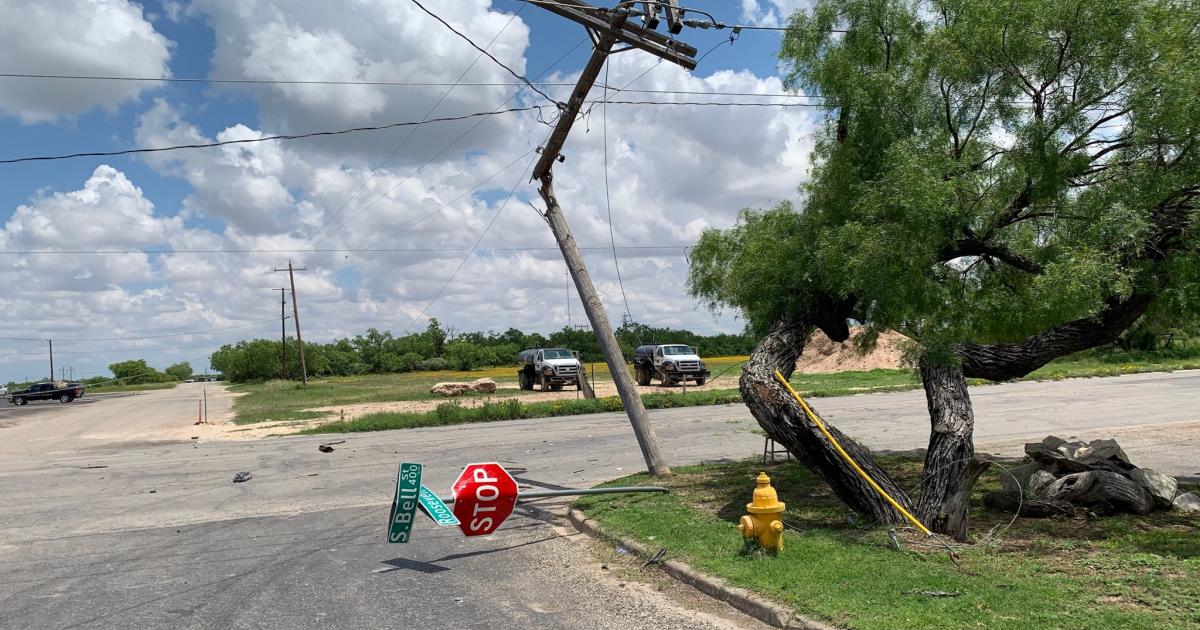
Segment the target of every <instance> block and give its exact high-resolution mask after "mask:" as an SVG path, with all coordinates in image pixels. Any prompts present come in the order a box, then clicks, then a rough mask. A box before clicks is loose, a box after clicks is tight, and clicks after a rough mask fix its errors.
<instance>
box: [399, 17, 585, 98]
mask: <svg viewBox="0 0 1200 630" xmlns="http://www.w3.org/2000/svg"><path fill="white" fill-rule="evenodd" d="M412 3H413V4H415V5H417V8H419V9H421V10H422V11H424V12H426V13H428V14H429V16H430V17H432V18H433V19H435V20H437V21H439V22H441V23H442V24H443V25H444V26H445V27H446V28H448V29H450V31H451V32H453V33H454V34H455V35H458V36H459V37H461V38H462V39H463V40H464V41H466V42H467V43H468V44H470V45H471V46H472V47H473V48H474V49H475V50H478V51H479V52H481V53H483V54H484V55H487V58H488V59H491V60H492V61H494V62H495V63H496V65H498V66H500V67H501V68H504V69H505V70H507V71H508V73H509V74H511V75H513V76H514V77H516V78H517V79H518V80H520V81H521V82H522V83H524V84H525V85H527V86H529V89H531V90H533V91H534V92H537V93H538V94H540V95H541V96H542V98H544V99H546V100H547V101H550V102H551V103H554V104H555V105H557V106H559V107H560V108H561V107H562V103H559V102H558V101H556V100H554V99H552V98H550V95H549V94H546V93H545V92H543V91H541V90H539V89H538V88H537V86H536V85H534V84H533V83H532V82H530V80H529V79H527V78H525V77H524V76H523V75H521V74H518V73H517V71H516V70H513V69H512V68H510V67H508V66H507V65H505V64H504V62H503V61H500V60H499V59H497V58H496V56H495V55H493V54H492V53H490V52H488V51H486V50H484V49H483V48H480V47H479V45H478V44H476V43H475V42H473V41H471V38H470V37H467V36H466V35H464V34H463V33H462V32H461V31H459V30H458V29H456V28H454V27H453V26H450V23H449V22H447V21H446V20H443V19H442V18H441V16H439V15H438V14H436V13H434V12H433V11H430V10H429V9H426V8H425V5H423V4H421V3H420V2H418V1H417V0H412Z"/></svg>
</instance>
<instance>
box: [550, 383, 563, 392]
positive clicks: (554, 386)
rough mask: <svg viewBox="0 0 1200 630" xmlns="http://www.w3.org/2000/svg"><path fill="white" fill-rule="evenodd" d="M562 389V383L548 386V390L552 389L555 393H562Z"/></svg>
mask: <svg viewBox="0 0 1200 630" xmlns="http://www.w3.org/2000/svg"><path fill="white" fill-rule="evenodd" d="M562 387H563V386H562V383H551V384H550V389H552V390H554V391H556V392H560V391H562Z"/></svg>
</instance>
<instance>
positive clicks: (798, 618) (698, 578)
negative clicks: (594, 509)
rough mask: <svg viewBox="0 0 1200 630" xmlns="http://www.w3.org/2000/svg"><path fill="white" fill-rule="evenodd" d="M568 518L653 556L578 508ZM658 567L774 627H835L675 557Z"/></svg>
mask: <svg viewBox="0 0 1200 630" xmlns="http://www.w3.org/2000/svg"><path fill="white" fill-rule="evenodd" d="M568 518H569V520H570V521H571V525H574V526H575V529H576V530H577V531H579V532H580V533H583V534H587V535H588V536H591V537H592V538H597V539H600V540H606V541H608V542H612V543H617V544H620V545H621V546H622V547H624V548H626V549H628V550H630V551H632V552H634V553H636V554H638V555H639V556H642V557H646V558H648V557H650V556H651V555H653V554H652V553H651V551H650V550H649V549H647V548H646V547H645V545H642V544H641V543H639V542H637V541H633V540H628V539H625V538H621V537H619V536H614V535H612V534H609V533H607V532H605V531H603V530H601V529H600V525H599V524H598V523H596V521H593V520H591V519H589V518H588V517H587V515H586V514H584V513H583V512H581V511H579V510H574V509H573V510H571V512H570V513H569V514H568ZM661 566H662V569H663V571H664V572H665V573H666V574H667V575H669V576H671V577H673V578H675V579H676V580H679V581H680V582H683V583H684V584H687V585H688V586H691V587H692V588H695V589H696V590H698V591H700V592H701V593H704V594H705V595H708V596H709V597H712V598H714V599H718V600H720V601H723V602H725V603H727V604H729V605H730V606H733V607H734V608H736V609H738V610H740V611H741V612H743V613H745V614H747V615H750V616H751V617H754V618H755V619H757V620H759V621H761V622H763V623H766V624H769V625H771V626H774V627H776V628H785V629H786V630H837V628H835V627H834V626H830V625H826V624H823V623H821V622H819V621H813V620H812V619H809V618H807V617H805V616H803V615H797V614H795V613H793V612H792V611H791V610H789V609H787V608H786V607H784V606H780V605H778V604H776V603H774V602H770V601H767V600H765V599H763V598H761V597H759V596H757V595H755V594H753V593H751V592H750V591H747V590H746V589H742V588H737V587H734V586H730V585H729V584H726V583H725V580H722V579H721V578H717V577H712V576H710V575H705V574H703V573H700V572H698V571H696V570H695V569H693V568H692V567H690V566H688V565H687V564H685V563H683V562H680V561H678V560H667V561H666V562H663V563H661Z"/></svg>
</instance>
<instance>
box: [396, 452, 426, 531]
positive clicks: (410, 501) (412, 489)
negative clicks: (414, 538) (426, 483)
mask: <svg viewBox="0 0 1200 630" xmlns="http://www.w3.org/2000/svg"><path fill="white" fill-rule="evenodd" d="M421 488H422V486H421V465H420V464H400V472H398V473H397V474H396V498H394V499H392V517H391V519H390V520H389V521H388V542H390V543H406V542H408V537H409V534H410V533H411V532H412V523H413V515H415V514H416V513H417V502H418V498H419V495H420V492H421Z"/></svg>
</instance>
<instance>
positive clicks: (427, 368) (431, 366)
mask: <svg viewBox="0 0 1200 630" xmlns="http://www.w3.org/2000/svg"><path fill="white" fill-rule="evenodd" d="M449 367H450V363H449V362H448V361H446V360H445V359H443V358H441V357H434V358H432V359H425V360H424V361H421V362H420V363H418V364H417V369H418V370H421V371H422V372H436V371H438V370H445V369H448V368H449Z"/></svg>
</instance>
